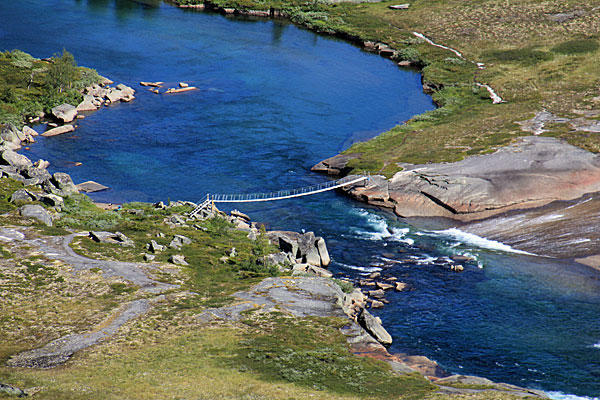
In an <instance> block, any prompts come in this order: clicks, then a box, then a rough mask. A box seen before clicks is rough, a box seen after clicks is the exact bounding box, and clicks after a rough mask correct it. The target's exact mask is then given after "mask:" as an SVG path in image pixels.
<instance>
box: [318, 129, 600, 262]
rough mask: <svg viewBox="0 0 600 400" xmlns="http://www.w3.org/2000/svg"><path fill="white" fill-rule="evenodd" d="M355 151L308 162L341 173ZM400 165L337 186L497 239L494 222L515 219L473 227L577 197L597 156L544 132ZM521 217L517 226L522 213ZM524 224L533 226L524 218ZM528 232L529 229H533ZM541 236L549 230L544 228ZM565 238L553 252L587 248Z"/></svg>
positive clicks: (597, 173) (596, 170) (594, 180)
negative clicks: (488, 149)
mask: <svg viewBox="0 0 600 400" xmlns="http://www.w3.org/2000/svg"><path fill="white" fill-rule="evenodd" d="M356 157H360V155H359V154H352V155H346V154H343V155H336V156H334V157H331V158H329V159H327V160H323V161H321V162H320V163H318V164H317V165H315V166H314V167H313V168H312V170H313V171H316V172H320V173H325V174H328V175H334V176H345V175H347V174H348V173H349V172H350V169H349V168H348V166H347V164H348V162H349V161H350V160H351V159H353V158H356ZM400 166H401V167H402V168H403V170H402V171H400V172H397V173H396V174H394V176H393V177H392V178H390V179H386V178H385V177H384V176H380V175H378V176H373V177H371V180H370V184H369V185H355V186H352V187H347V188H344V192H345V193H346V194H348V195H349V196H351V197H352V198H354V199H356V200H358V201H361V202H364V203H367V204H370V205H373V206H376V207H380V208H383V209H386V210H389V211H391V212H392V213H393V214H394V215H395V216H397V217H399V218H406V219H409V220H414V219H419V218H441V219H444V220H446V221H449V222H448V224H449V225H451V226H459V227H461V229H464V230H467V231H473V232H474V233H478V234H485V235H486V236H485V237H487V238H494V239H496V238H502V235H496V234H497V233H499V232H500V231H501V230H502V231H503V232H504V233H508V232H507V231H508V230H515V231H518V230H519V229H520V227H521V226H519V224H516V225H515V224H513V226H507V227H503V226H502V225H501V224H500V225H496V226H494V225H493V223H492V222H490V223H488V224H486V227H487V229H485V230H484V229H481V227H480V225H481V224H483V223H482V222H481V221H485V220H488V219H490V220H495V219H496V220H498V219H499V218H502V217H506V216H507V215H515V214H519V213H526V212H527V210H532V212H533V210H539V209H540V207H542V206H547V205H550V204H553V203H557V202H565V201H577V200H578V199H581V198H582V196H585V195H592V196H593V194H594V193H596V192H599V191H600V156H599V155H597V154H594V153H590V152H588V151H586V150H582V149H580V148H578V147H575V146H572V145H569V144H567V143H565V142H563V141H560V140H557V139H554V138H549V137H540V136H527V137H522V138H518V139H517V140H516V141H515V142H514V143H513V144H511V145H509V146H507V147H503V148H500V149H498V150H497V151H495V152H494V153H491V154H486V155H481V156H472V157H469V158H466V159H464V160H462V161H459V162H454V163H438V164H424V165H411V164H402V165H400ZM594 215H595V214H594V212H593V210H590V211H589V212H587V213H584V214H578V215H573V216H572V218H577V219H578V220H581V221H582V222H583V221H584V220H586V219H589V218H593V217H594ZM557 218H558V217H557ZM574 221H575V220H574ZM506 222H507V223H508V221H506ZM538 222H539V221H538ZM562 222H563V223H564V220H563V221H562ZM478 224H479V225H478ZM521 225H523V226H524V224H523V221H521ZM572 226H573V228H574V229H575V231H574V232H572V233H571V236H572V237H573V238H575V237H576V235H577V231H576V226H577V223H576V222H574V223H573V224H572ZM543 228H544V227H543V226H539V227H538V228H537V229H538V230H539V231H541V230H542V229H543ZM528 229H530V231H531V230H534V229H536V228H535V227H534V226H533V225H531V226H529V225H528ZM530 234H531V235H532V236H533V235H534V232H533V231H531V232H530ZM505 236H507V235H505ZM508 236H510V235H508ZM546 238H547V239H551V238H552V235H551V232H550V231H549V232H547V234H546ZM508 241H509V243H508V244H514V245H516V248H517V249H519V250H524V251H529V252H534V253H536V251H534V250H535V249H534V248H532V246H528V245H527V243H523V242H522V241H521V242H519V243H517V241H516V240H515V241H513V242H512V243H511V241H510V239H509V238H508ZM567 245H568V243H565V247H564V248H563V252H562V253H561V252H555V254H556V256H559V257H560V255H561V254H564V256H565V258H570V257H588V256H590V255H593V254H590V249H582V250H581V252H579V253H573V249H572V248H570V247H567Z"/></svg>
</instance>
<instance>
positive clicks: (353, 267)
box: [331, 261, 381, 273]
mask: <svg viewBox="0 0 600 400" xmlns="http://www.w3.org/2000/svg"><path fill="white" fill-rule="evenodd" d="M331 264H332V265H334V266H336V267H340V268H342V269H347V270H353V271H360V272H363V273H371V272H378V271H381V268H379V267H359V266H358V265H351V264H344V263H342V262H339V261H331Z"/></svg>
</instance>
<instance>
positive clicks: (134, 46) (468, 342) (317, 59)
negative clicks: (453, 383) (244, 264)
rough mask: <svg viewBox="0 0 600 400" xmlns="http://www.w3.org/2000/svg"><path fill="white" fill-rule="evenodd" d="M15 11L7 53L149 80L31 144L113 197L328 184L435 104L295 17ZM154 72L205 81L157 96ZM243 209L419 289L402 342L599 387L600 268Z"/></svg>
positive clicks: (139, 6)
mask: <svg viewBox="0 0 600 400" xmlns="http://www.w3.org/2000/svg"><path fill="white" fill-rule="evenodd" d="M0 17H1V18H2V21H3V23H2V25H0V49H1V50H10V49H15V48H18V49H21V50H24V51H27V52H29V53H31V54H33V55H34V56H36V57H48V56H50V55H52V54H53V53H57V52H60V51H61V50H62V49H63V48H66V49H67V50H69V51H70V52H72V53H73V54H74V55H75V58H76V59H77V60H78V62H79V64H80V65H85V66H89V67H93V68H96V69H97V70H98V71H99V72H100V73H101V74H102V75H105V76H107V77H109V78H111V79H113V80H114V81H115V82H122V83H125V84H127V85H129V86H132V87H134V88H135V89H136V90H137V93H136V97H137V98H136V100H134V101H133V102H131V103H123V104H118V105H114V106H111V107H109V108H105V109H103V110H100V111H98V112H95V113H91V114H89V115H88V116H87V117H86V118H85V119H84V120H80V121H79V122H78V125H79V127H78V129H77V130H76V131H75V132H74V133H71V134H65V135H61V136H58V137H53V138H42V137H40V138H39V139H38V141H37V143H36V144H35V145H32V146H31V150H29V151H26V152H25V154H26V155H28V156H29V157H30V158H32V159H37V158H43V159H47V160H50V161H51V163H52V165H51V168H50V169H51V170H52V171H65V172H68V173H69V174H71V176H72V177H73V179H74V180H75V181H76V182H82V181H85V180H90V179H92V180H95V181H98V182H100V183H103V184H105V185H107V186H109V187H110V188H111V189H110V190H108V191H105V192H100V193H97V194H95V195H93V196H92V197H93V198H94V199H96V200H98V201H110V202H123V201H132V200H139V201H158V200H163V201H167V200H168V199H171V200H177V199H182V200H192V201H197V200H199V199H201V198H202V197H203V196H204V195H205V193H254V192H265V191H271V190H279V189H289V188H296V187H302V186H306V185H310V184H315V183H320V182H324V181H325V180H326V179H327V178H326V177H324V176H321V175H318V174H314V173H311V172H310V167H311V166H312V165H313V164H315V163H317V162H318V161H320V160H322V159H324V158H327V157H330V156H332V155H334V154H336V153H338V152H339V151H341V150H343V149H345V148H347V147H348V146H349V145H350V144H351V143H353V142H355V141H358V140H365V139H367V138H370V137H373V136H375V135H376V134H378V133H380V132H383V131H385V130H387V129H389V128H391V127H393V126H394V125H396V124H398V123H401V122H402V121H404V120H406V119H408V118H410V117H411V116H412V115H415V114H419V113H422V112H424V111H427V110H429V109H432V108H433V107H434V106H433V104H432V102H431V99H430V98H429V97H428V96H426V95H424V94H423V93H422V90H421V85H420V76H419V75H418V74H417V73H415V72H413V71H408V70H401V69H399V68H398V67H396V66H395V65H394V63H392V62H390V61H388V60H385V59H382V58H380V57H379V56H377V55H373V54H369V53H365V52H363V51H362V50H360V49H359V48H356V47H354V46H352V45H350V44H348V43H345V42H343V41H340V40H337V39H334V38H329V37H323V36H318V35H316V34H313V33H311V32H309V31H306V30H302V29H298V28H296V27H295V26H293V25H290V24H288V23H286V22H283V21H267V20H250V19H239V18H225V17H223V16H220V15H216V14H210V13H203V12H195V11H187V10H180V9H177V8H175V7H171V6H168V5H164V4H161V3H160V2H159V1H129V0H88V1H85V0H63V1H58V0H45V1H42V0H21V1H17V2H9V1H4V2H0ZM139 81H164V82H167V83H170V84H171V85H175V84H177V82H180V81H184V82H187V83H189V84H191V85H194V86H197V87H198V88H199V90H197V91H194V92H189V93H184V94H178V95H156V94H154V93H150V92H149V91H147V90H145V89H144V88H142V87H141V86H139V85H138V82H139ZM75 162H81V163H82V165H81V166H75ZM238 208H239V209H240V210H242V211H244V212H247V213H249V214H250V215H251V216H252V217H253V219H254V220H258V221H265V222H266V223H267V225H268V226H269V227H270V228H271V229H288V230H298V231H299V230H302V229H305V230H307V231H308V230H311V231H314V232H315V233H316V234H317V235H321V236H323V237H325V238H326V240H327V244H328V247H329V249H330V252H331V255H332V258H333V263H332V266H331V267H330V269H332V270H333V271H334V272H335V273H336V274H338V275H339V276H347V277H350V278H352V279H357V278H359V277H361V276H364V274H367V273H369V272H373V271H381V273H382V275H383V276H385V277H392V276H393V277H397V278H398V279H399V280H401V281H403V282H406V283H407V285H408V287H407V289H406V290H405V291H403V292H394V293H389V294H388V295H387V299H388V300H389V301H390V303H389V304H388V305H387V306H386V307H385V308H383V309H381V310H373V313H374V314H376V315H378V316H380V317H381V319H382V320H383V323H384V326H385V327H386V328H387V329H388V331H389V332H390V333H391V334H392V336H393V338H394V344H393V345H392V346H391V349H390V350H391V352H403V353H410V354H417V355H425V356H428V357H430V358H432V359H434V360H436V361H438V362H439V363H440V365H441V366H442V367H443V368H445V369H446V370H448V371H449V372H451V373H461V374H471V375H479V376H484V377H487V378H489V379H492V380H496V381H502V382H508V383H512V384H516V385H521V386H527V387H531V388H536V389H542V390H545V391H547V392H549V393H551V395H552V397H554V398H577V397H576V396H575V395H577V396H586V397H588V398H597V397H598V396H600V313H599V310H600V274H599V273H598V272H596V271H593V270H591V269H589V268H586V267H583V266H580V265H578V264H575V263H573V262H569V261H564V260H559V259H555V258H551V257H544V256H543V255H539V256H535V255H532V254H528V253H524V252H518V251H515V250H513V249H512V248H510V247H509V246H506V245H503V244H502V243H499V242H495V241H491V240H486V239H484V238H482V237H479V236H475V235H471V234H466V233H464V232H462V231H460V230H458V229H456V228H446V229H444V228H437V229H435V228H430V229H423V228H417V227H415V226H411V225H407V224H405V223H402V222H399V221H396V220H395V219H394V218H392V217H391V216H389V215H386V214H384V213H382V212H380V211H377V210H374V209H369V208H366V207H365V206H363V205H361V204H358V203H355V202H353V201H351V200H349V199H347V198H346V197H343V196H341V195H339V194H337V193H332V192H328V193H323V194H320V195H317V196H314V197H306V198H300V199H295V200H289V201H284V202H276V203H271V204H261V205H247V206H241V205H240V206H238ZM457 255H467V256H468V257H472V260H473V261H467V262H464V261H463V262H461V263H462V264H463V265H464V267H465V270H464V272H462V273H455V272H451V271H449V270H448V269H447V268H445V267H444V266H443V265H444V264H445V263H447V261H448V260H450V259H451V258H452V257H453V256H457ZM566 393H568V394H571V395H566Z"/></svg>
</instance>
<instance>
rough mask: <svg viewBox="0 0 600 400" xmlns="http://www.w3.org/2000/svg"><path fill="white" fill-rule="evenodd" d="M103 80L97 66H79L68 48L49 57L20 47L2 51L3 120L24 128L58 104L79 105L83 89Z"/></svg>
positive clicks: (0, 99) (0, 112) (0, 116)
mask: <svg viewBox="0 0 600 400" xmlns="http://www.w3.org/2000/svg"><path fill="white" fill-rule="evenodd" d="M101 81H102V78H101V77H100V75H98V73H97V72H96V71H95V70H93V69H89V68H83V67H78V66H77V64H76V62H75V58H74V57H73V55H72V54H71V53H69V52H68V51H66V50H64V49H63V51H62V53H61V54H58V53H57V54H54V56H53V57H52V58H51V59H50V60H49V61H43V60H39V59H37V58H34V57H32V56H31V55H29V54H27V53H24V52H23V51H20V50H13V51H5V52H0V124H13V125H15V126H16V127H18V128H21V127H22V126H23V125H24V124H25V123H26V122H27V120H28V119H29V118H35V117H39V116H41V115H42V113H49V112H50V110H51V109H52V108H53V107H55V106H58V105H60V104H63V103H69V104H73V105H77V104H79V103H80V102H81V100H82V95H81V93H80V90H81V89H83V88H85V87H86V86H91V85H92V84H94V83H100V82H101Z"/></svg>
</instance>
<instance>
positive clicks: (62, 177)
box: [50, 172, 79, 196]
mask: <svg viewBox="0 0 600 400" xmlns="http://www.w3.org/2000/svg"><path fill="white" fill-rule="evenodd" d="M50 181H51V182H52V184H53V185H54V186H55V187H56V188H57V189H58V190H60V191H61V193H64V194H65V195H67V196H68V195H71V194H75V193H79V190H77V187H76V186H75V184H74V183H73V180H72V179H71V176H70V175H69V174H66V173H64V172H55V173H54V175H52V179H51V180H50Z"/></svg>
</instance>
